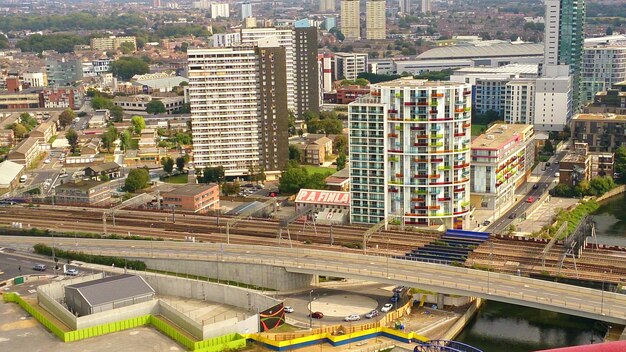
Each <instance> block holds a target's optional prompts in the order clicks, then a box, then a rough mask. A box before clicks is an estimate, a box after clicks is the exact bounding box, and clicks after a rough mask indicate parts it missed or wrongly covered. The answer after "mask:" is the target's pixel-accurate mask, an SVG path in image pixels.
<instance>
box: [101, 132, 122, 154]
mask: <svg viewBox="0 0 626 352" xmlns="http://www.w3.org/2000/svg"><path fill="white" fill-rule="evenodd" d="M117 136H118V133H117V129H116V128H115V127H114V126H109V128H107V130H106V132H104V133H103V134H102V135H100V139H101V140H102V146H103V147H104V148H105V149H106V150H107V151H108V152H109V153H110V152H111V149H112V148H113V147H114V146H115V140H116V139H117Z"/></svg>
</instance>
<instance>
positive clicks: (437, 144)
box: [428, 142, 443, 147]
mask: <svg viewBox="0 0 626 352" xmlns="http://www.w3.org/2000/svg"><path fill="white" fill-rule="evenodd" d="M428 146H429V147H443V142H437V143H430V144H429V145H428Z"/></svg>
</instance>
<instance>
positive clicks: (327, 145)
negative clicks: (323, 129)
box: [304, 137, 333, 165]
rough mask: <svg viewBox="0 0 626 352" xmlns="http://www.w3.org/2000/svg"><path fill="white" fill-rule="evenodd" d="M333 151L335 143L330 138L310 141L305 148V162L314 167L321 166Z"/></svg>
mask: <svg viewBox="0 0 626 352" xmlns="http://www.w3.org/2000/svg"><path fill="white" fill-rule="evenodd" d="M332 151H333V141H332V139H330V138H328V137H320V138H317V139H314V140H309V143H307V144H306V146H305V147H304V162H305V163H307V164H312V165H321V164H323V163H324V162H325V161H326V157H327V156H328V155H330V154H331V153H332Z"/></svg>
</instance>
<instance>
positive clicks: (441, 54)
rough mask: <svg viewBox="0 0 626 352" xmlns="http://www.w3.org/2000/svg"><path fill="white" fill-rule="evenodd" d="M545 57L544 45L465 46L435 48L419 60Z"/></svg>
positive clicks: (419, 57) (424, 53) (418, 57)
mask: <svg viewBox="0 0 626 352" xmlns="http://www.w3.org/2000/svg"><path fill="white" fill-rule="evenodd" d="M526 56H539V57H541V56H543V44H541V43H539V44H535V43H525V44H510V43H506V44H494V45H463V46H447V47H439V48H433V49H430V50H428V51H425V52H423V53H421V54H420V55H418V56H417V59H418V60H449V59H475V58H483V57H526Z"/></svg>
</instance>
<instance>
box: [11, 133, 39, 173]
mask: <svg viewBox="0 0 626 352" xmlns="http://www.w3.org/2000/svg"><path fill="white" fill-rule="evenodd" d="M39 153H40V149H39V140H38V139H37V138H35V137H28V138H26V139H24V140H22V141H21V142H20V143H18V144H17V145H16V146H15V148H13V149H12V150H11V151H10V152H9V154H7V160H11V161H13V162H15V163H18V164H22V165H25V166H29V165H30V164H31V163H32V162H33V161H35V160H36V159H37V157H38V156H39Z"/></svg>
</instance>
